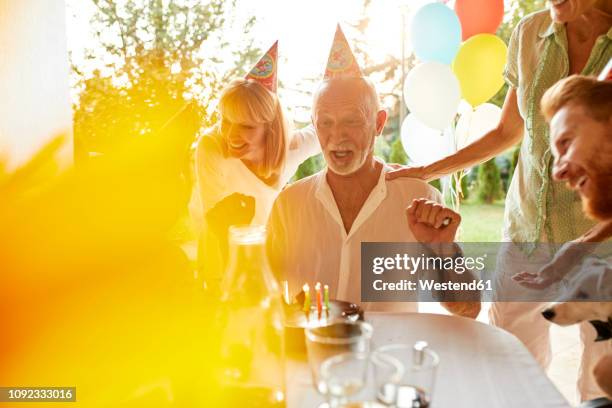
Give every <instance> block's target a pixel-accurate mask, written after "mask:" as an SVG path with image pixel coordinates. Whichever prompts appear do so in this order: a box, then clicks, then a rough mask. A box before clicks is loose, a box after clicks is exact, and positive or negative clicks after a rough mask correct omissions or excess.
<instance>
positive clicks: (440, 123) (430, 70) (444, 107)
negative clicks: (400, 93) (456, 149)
mask: <svg viewBox="0 0 612 408" xmlns="http://www.w3.org/2000/svg"><path fill="white" fill-rule="evenodd" d="M404 96H405V98H406V106H407V107H408V109H409V110H410V112H412V113H414V114H415V115H416V117H417V118H419V120H420V121H421V122H423V123H424V124H425V125H427V126H429V127H430V128H434V129H438V130H443V129H445V128H446V127H447V126H448V125H450V124H451V122H452V121H453V119H454V118H455V114H456V113H457V107H458V106H459V100H460V98H461V90H460V88H459V81H458V80H457V77H455V74H454V73H453V71H452V70H451V68H450V67H449V66H448V65H444V64H441V63H439V62H424V63H422V64H419V65H417V66H416V67H414V68H413V69H412V70H411V71H410V72H409V73H408V75H406V79H405V81H404Z"/></svg>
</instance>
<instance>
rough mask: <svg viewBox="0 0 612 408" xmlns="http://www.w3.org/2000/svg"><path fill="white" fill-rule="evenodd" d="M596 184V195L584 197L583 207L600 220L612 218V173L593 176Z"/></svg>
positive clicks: (590, 215)
mask: <svg viewBox="0 0 612 408" xmlns="http://www.w3.org/2000/svg"><path fill="white" fill-rule="evenodd" d="M591 181H592V182H593V184H594V185H595V190H596V193H595V196H594V197H590V198H587V197H584V196H583V197H582V208H583V210H584V211H585V212H586V213H587V215H588V216H589V217H591V218H593V219H596V220H599V221H605V220H609V219H612V173H606V174H601V173H599V174H596V175H593V176H592V177H591Z"/></svg>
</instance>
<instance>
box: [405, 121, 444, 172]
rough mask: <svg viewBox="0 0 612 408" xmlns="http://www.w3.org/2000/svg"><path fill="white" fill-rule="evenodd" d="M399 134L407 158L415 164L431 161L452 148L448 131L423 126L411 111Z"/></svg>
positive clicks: (419, 164)
mask: <svg viewBox="0 0 612 408" xmlns="http://www.w3.org/2000/svg"><path fill="white" fill-rule="evenodd" d="M400 136H401V138H402V146H403V147H404V151H405V152H406V154H407V155H408V160H409V162H410V163H411V164H413V165H415V166H424V165H427V164H430V163H433V162H435V161H437V160H439V159H441V158H443V157H446V156H448V155H449V154H451V153H452V151H453V150H454V149H453V145H454V143H452V139H451V135H450V133H449V132H442V131H440V130H436V129H432V128H429V127H427V126H425V125H424V124H423V123H421V122H420V121H419V120H418V119H417V118H416V116H415V115H414V114H412V113H410V114H408V116H406V119H404V122H403V123H402V129H401V133H400Z"/></svg>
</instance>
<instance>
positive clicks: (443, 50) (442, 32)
mask: <svg viewBox="0 0 612 408" xmlns="http://www.w3.org/2000/svg"><path fill="white" fill-rule="evenodd" d="M410 38H411V39H412V48H413V49H414V53H415V54H416V56H417V58H418V59H420V60H421V61H437V62H441V63H443V64H450V63H451V62H453V58H455V55H456V54H457V50H459V45H460V44H461V23H459V17H457V15H456V14H455V12H454V11H453V10H451V9H450V8H449V7H448V6H446V5H444V4H442V3H430V4H427V5H425V6H423V7H421V8H420V9H419V10H418V11H417V12H416V13H415V14H414V16H413V17H412V24H411V30H410Z"/></svg>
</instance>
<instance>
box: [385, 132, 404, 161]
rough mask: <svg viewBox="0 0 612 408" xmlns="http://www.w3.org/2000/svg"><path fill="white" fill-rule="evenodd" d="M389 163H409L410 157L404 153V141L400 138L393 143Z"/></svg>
mask: <svg viewBox="0 0 612 408" xmlns="http://www.w3.org/2000/svg"><path fill="white" fill-rule="evenodd" d="M389 163H398V164H406V163H408V156H407V155H406V152H405V151H404V146H403V145H402V140H401V139H400V138H399V137H398V138H396V139H395V142H393V143H391V153H390V154H389Z"/></svg>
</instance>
